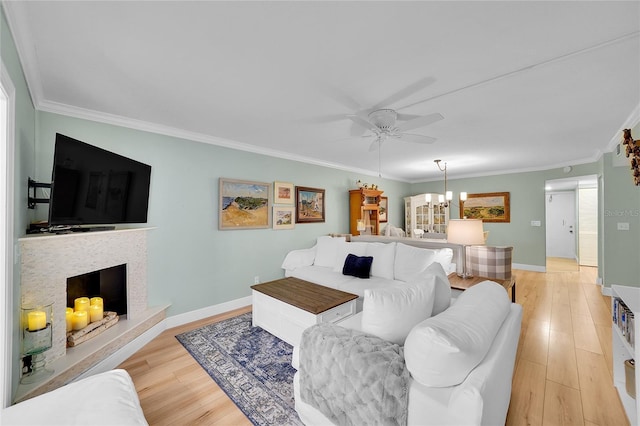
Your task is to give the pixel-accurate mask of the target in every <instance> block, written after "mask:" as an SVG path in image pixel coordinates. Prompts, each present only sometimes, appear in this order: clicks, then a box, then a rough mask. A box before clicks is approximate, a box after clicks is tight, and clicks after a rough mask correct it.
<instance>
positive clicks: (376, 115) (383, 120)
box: [368, 109, 398, 130]
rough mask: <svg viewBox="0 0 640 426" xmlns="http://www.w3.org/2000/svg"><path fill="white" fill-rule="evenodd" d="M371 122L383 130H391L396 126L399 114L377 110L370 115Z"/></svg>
mask: <svg viewBox="0 0 640 426" xmlns="http://www.w3.org/2000/svg"><path fill="white" fill-rule="evenodd" d="M368 118H369V122H370V123H371V124H373V125H374V126H376V127H377V128H379V129H382V130H390V129H393V128H394V127H395V126H396V120H397V118H398V113H397V112H395V111H394V110H392V109H377V110H375V111H371V112H370V113H369V116H368Z"/></svg>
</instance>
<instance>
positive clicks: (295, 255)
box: [281, 246, 316, 271]
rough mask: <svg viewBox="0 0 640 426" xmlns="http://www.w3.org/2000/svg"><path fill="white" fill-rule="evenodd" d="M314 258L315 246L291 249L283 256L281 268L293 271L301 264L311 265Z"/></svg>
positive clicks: (301, 265)
mask: <svg viewBox="0 0 640 426" xmlns="http://www.w3.org/2000/svg"><path fill="white" fill-rule="evenodd" d="M315 258H316V246H313V247H311V248H308V249H299V250H292V251H290V252H289V253H287V255H286V256H285V258H284V261H283V262H282V266H281V268H282V269H284V270H286V271H293V270H294V269H297V268H302V267H303V266H311V265H313V261H314V260H315Z"/></svg>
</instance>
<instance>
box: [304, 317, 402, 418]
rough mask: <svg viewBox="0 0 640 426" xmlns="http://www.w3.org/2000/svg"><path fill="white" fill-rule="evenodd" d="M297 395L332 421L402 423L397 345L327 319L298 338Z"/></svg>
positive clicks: (400, 364)
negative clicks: (330, 322)
mask: <svg viewBox="0 0 640 426" xmlns="http://www.w3.org/2000/svg"><path fill="white" fill-rule="evenodd" d="M299 373H300V395H301V397H302V401H304V402H305V403H307V404H309V405H311V406H313V407H315V408H316V409H318V410H319V411H320V412H321V413H322V414H324V415H325V416H326V417H327V418H328V419H330V420H331V421H332V422H333V423H334V424H336V425H345V426H347V425H364V424H366V425H406V424H407V405H408V393H409V371H408V370H407V368H406V367H405V364H404V354H403V349H402V347H401V346H399V345H396V344H394V343H391V342H388V341H386V340H382V339H380V338H378V337H375V336H371V335H368V334H364V333H362V332H360V331H355V330H349V329H345V328H343V327H339V326H335V325H332V324H319V325H315V326H313V327H310V328H308V329H307V330H305V331H304V333H303V335H302V341H301V343H300V370H299Z"/></svg>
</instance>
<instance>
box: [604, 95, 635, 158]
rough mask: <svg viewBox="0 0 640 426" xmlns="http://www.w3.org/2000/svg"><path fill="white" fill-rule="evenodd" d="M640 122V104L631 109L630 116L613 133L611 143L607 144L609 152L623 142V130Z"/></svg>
mask: <svg viewBox="0 0 640 426" xmlns="http://www.w3.org/2000/svg"><path fill="white" fill-rule="evenodd" d="M638 123H640V104H638V105H636V107H635V109H634V110H633V111H631V114H629V117H628V118H627V119H626V120H625V121H624V123H622V126H620V129H618V131H617V132H616V133H615V134H614V135H613V137H612V138H611V140H610V141H609V144H608V145H607V152H613V151H614V150H615V148H616V146H617V145H618V144H619V143H621V142H622V130H623V129H631V128H633V127H635V126H636V125H637V124H638Z"/></svg>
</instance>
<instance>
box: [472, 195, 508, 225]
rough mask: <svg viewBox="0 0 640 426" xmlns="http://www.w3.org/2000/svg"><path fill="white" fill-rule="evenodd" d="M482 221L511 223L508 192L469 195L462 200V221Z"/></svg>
mask: <svg viewBox="0 0 640 426" xmlns="http://www.w3.org/2000/svg"><path fill="white" fill-rule="evenodd" d="M464 218H467V219H482V221H483V222H510V221H511V214H510V211H509V193H508V192H487V193H483V194H468V195H467V200H466V201H462V200H460V219H464Z"/></svg>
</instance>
